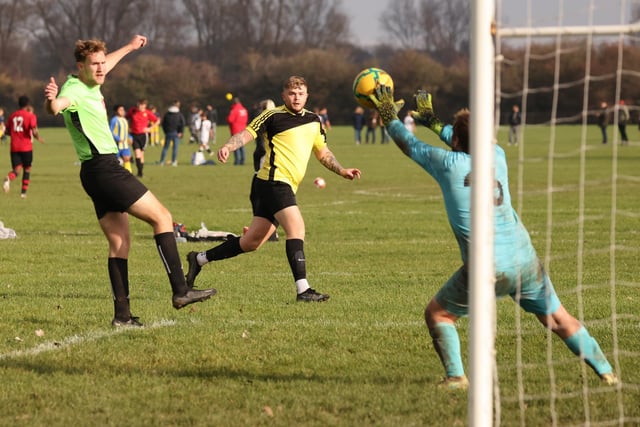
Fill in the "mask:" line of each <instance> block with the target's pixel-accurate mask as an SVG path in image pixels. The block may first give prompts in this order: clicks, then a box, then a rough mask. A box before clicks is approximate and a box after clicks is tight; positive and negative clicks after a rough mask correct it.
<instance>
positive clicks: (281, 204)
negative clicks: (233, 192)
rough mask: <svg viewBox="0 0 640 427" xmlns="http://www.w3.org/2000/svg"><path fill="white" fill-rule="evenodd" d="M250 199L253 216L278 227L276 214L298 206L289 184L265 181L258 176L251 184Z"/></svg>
mask: <svg viewBox="0 0 640 427" xmlns="http://www.w3.org/2000/svg"><path fill="white" fill-rule="evenodd" d="M249 198H250V199H251V206H252V207H253V216H259V217H261V218H266V219H268V220H269V221H271V223H273V224H275V225H276V226H277V225H278V221H276V218H275V216H274V215H275V214H276V212H279V211H281V210H282V209H284V208H287V207H289V206H296V205H297V204H298V203H297V202H296V195H295V194H294V192H293V190H292V189H291V186H290V185H289V184H287V183H285V182H282V181H265V180H263V179H260V178H257V177H256V176H254V177H253V182H252V183H251V196H249Z"/></svg>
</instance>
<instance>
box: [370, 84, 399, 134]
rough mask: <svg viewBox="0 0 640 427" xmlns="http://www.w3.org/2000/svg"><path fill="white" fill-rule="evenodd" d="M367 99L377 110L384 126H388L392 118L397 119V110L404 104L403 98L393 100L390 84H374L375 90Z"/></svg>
mask: <svg viewBox="0 0 640 427" xmlns="http://www.w3.org/2000/svg"><path fill="white" fill-rule="evenodd" d="M369 99H370V100H371V102H372V103H373V105H374V106H375V107H376V110H378V113H379V114H380V119H381V120H382V123H383V124H384V125H385V126H389V123H391V121H393V120H398V111H400V110H401V109H402V107H403V106H404V100H402V99H400V100H398V101H394V100H393V88H392V87H391V86H385V85H381V84H379V83H378V84H376V90H375V91H374V93H373V94H371V95H369Z"/></svg>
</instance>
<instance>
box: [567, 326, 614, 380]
mask: <svg viewBox="0 0 640 427" xmlns="http://www.w3.org/2000/svg"><path fill="white" fill-rule="evenodd" d="M564 343H565V344H566V345H567V347H569V349H570V350H571V351H572V352H573V354H575V355H576V356H579V357H581V358H582V359H584V361H585V362H586V363H587V365H589V366H591V368H592V369H593V370H594V371H596V374H598V375H602V374H608V373H610V372H612V371H613V368H611V365H610V364H609V361H607V357H606V356H605V355H604V353H603V352H602V350H601V349H600V346H599V345H598V342H597V341H596V340H595V339H594V338H593V337H592V336H591V335H589V332H588V331H587V329H586V328H585V327H584V326H583V327H582V328H580V329H579V330H578V332H576V333H575V334H573V335H571V336H570V337H569V338H567V339H566V340H564Z"/></svg>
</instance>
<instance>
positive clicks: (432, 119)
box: [411, 90, 444, 135]
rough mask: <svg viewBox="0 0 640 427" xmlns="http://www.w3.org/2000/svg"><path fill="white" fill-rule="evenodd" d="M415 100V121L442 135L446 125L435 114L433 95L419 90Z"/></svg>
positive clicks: (412, 113) (413, 114)
mask: <svg viewBox="0 0 640 427" xmlns="http://www.w3.org/2000/svg"><path fill="white" fill-rule="evenodd" d="M414 98H415V100H416V111H412V112H411V117H413V120H415V121H416V123H419V124H421V125H423V126H426V127H428V128H429V129H431V130H432V131H434V132H435V133H436V134H438V135H440V132H441V131H442V128H443V127H444V125H443V124H442V122H441V121H440V119H439V118H438V117H437V116H436V115H435V113H434V112H433V105H432V103H431V98H432V97H431V94H430V93H429V92H427V91H425V90H419V91H417V92H416V93H415V94H414Z"/></svg>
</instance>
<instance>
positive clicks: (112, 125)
mask: <svg viewBox="0 0 640 427" xmlns="http://www.w3.org/2000/svg"><path fill="white" fill-rule="evenodd" d="M113 113H114V114H113V117H111V120H110V121H109V129H111V135H113V140H114V141H115V142H116V144H117V145H118V159H120V161H121V162H122V167H124V168H125V169H126V170H128V171H129V172H131V173H133V168H132V167H131V147H130V145H129V139H130V136H129V122H128V121H127V118H126V117H125V116H126V114H127V113H126V111H125V109H124V105H122V104H120V105H116V106H115V107H114V108H113Z"/></svg>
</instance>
